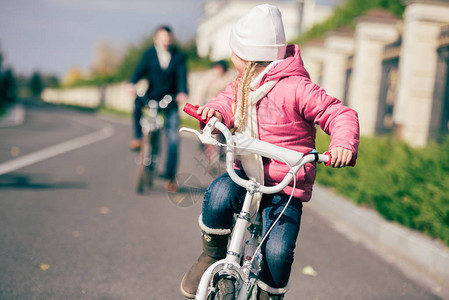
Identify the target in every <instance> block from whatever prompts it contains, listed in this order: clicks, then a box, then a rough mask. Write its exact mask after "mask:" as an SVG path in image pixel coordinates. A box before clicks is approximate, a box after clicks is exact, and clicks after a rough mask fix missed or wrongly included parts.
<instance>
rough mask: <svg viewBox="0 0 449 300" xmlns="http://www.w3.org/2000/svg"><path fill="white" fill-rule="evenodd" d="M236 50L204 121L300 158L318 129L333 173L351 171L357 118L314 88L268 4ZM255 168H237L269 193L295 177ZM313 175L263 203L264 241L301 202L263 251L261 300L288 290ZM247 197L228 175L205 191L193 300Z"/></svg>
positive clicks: (276, 167)
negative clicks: (326, 138) (229, 77)
mask: <svg viewBox="0 0 449 300" xmlns="http://www.w3.org/2000/svg"><path fill="white" fill-rule="evenodd" d="M230 47H231V50H232V62H233V64H234V66H235V68H236V69H237V70H238V77H237V78H236V80H235V82H234V83H231V84H229V85H228V87H227V88H226V90H225V91H223V92H221V93H220V94H218V95H217V96H216V97H215V98H214V99H213V100H212V101H211V102H210V103H208V104H207V105H205V106H202V107H199V108H198V113H199V114H202V118H203V119H206V118H207V117H211V116H215V117H217V118H218V119H219V120H220V121H221V122H223V123H224V124H225V125H226V126H227V127H229V128H235V129H236V130H237V131H240V132H242V133H244V134H248V135H251V136H253V137H257V138H259V139H260V140H263V141H266V142H269V143H273V144H276V145H279V146H281V147H285V148H289V149H292V150H296V151H298V152H302V153H308V152H310V151H311V150H312V149H314V148H315V133H316V132H315V125H316V124H318V125H319V126H320V127H321V128H322V129H323V130H324V131H325V132H326V133H328V134H330V136H331V143H330V145H329V149H330V152H331V154H332V161H331V165H332V167H336V168H340V167H345V166H346V165H347V164H348V163H349V162H350V160H351V159H352V157H353V156H355V155H356V154H357V148H358V143H359V124H358V118H357V113H356V112H355V111H354V110H352V109H350V108H348V107H346V106H344V105H343V104H342V103H341V102H340V101H339V100H338V99H336V98H334V97H331V96H329V95H327V94H326V92H325V91H324V90H323V89H322V88H320V87H319V86H317V85H316V84H314V83H313V82H312V81H311V80H310V78H309V74H308V73H307V71H306V70H305V68H304V65H303V62H302V59H301V56H300V52H299V48H298V46H297V45H286V42H285V34H284V28H283V24H282V18H281V14H280V11H279V10H278V9H277V8H276V7H275V6H271V5H268V4H263V5H259V6H256V7H254V8H253V9H251V10H250V11H249V12H248V13H247V14H246V15H244V16H243V17H242V18H240V19H239V20H238V21H237V22H236V23H235V24H234V26H233V28H232V32H231V37H230ZM251 166H252V167H254V166H256V170H255V171H254V168H252V170H249V168H247V167H246V166H245V165H244V164H243V167H242V164H241V163H240V162H238V161H237V162H236V169H238V172H239V173H240V174H242V175H243V176H248V177H257V178H258V179H259V180H260V179H262V180H263V182H264V184H265V185H276V184H277V183H279V182H280V181H281V180H282V179H283V178H284V176H285V174H286V173H287V172H288V171H289V168H288V166H287V165H285V164H284V163H281V162H279V161H276V160H273V159H266V158H264V159H263V160H262V159H260V158H259V159H257V158H256V159H254V160H253V163H252V164H251ZM257 166H259V168H260V171H261V172H258V171H257ZM250 173H252V174H250ZM315 173H316V165H315V163H310V164H307V165H306V166H305V167H304V168H302V169H301V170H300V171H299V172H298V174H297V175H296V182H297V185H296V188H295V189H293V186H292V184H293V183H291V184H290V186H287V188H285V189H284V190H283V191H282V192H281V193H279V194H274V195H264V196H263V198H262V200H261V203H260V208H259V211H260V212H261V215H262V227H263V228H262V230H263V233H264V232H266V231H267V230H268V228H269V227H270V225H271V223H272V222H273V221H274V220H275V219H276V218H277V216H278V215H279V213H280V212H281V211H282V209H283V208H284V206H285V204H286V202H287V200H288V199H289V196H290V195H291V194H292V193H293V197H294V200H295V201H291V202H290V205H289V206H288V208H287V209H286V211H285V213H284V215H283V216H282V217H281V219H280V221H279V222H278V223H277V224H276V226H275V227H274V228H273V230H272V231H271V233H270V234H269V236H268V238H267V240H266V241H265V243H264V245H263V246H262V254H263V259H264V263H263V268H262V270H261V272H260V277H259V282H258V286H259V289H258V299H282V298H283V295H284V293H285V292H286V290H287V284H288V281H289V277H290V272H291V266H292V263H293V254H294V249H295V245H296V239H297V237H298V233H299V228H300V221H301V214H302V203H303V202H307V201H309V200H310V197H311V193H312V186H313V183H314V180H315ZM244 196H245V189H244V188H242V187H240V186H238V185H237V184H236V183H234V182H233V181H232V180H231V178H230V177H229V175H228V174H224V175H222V176H220V177H218V178H217V179H216V180H215V181H214V182H213V183H212V184H211V185H210V186H209V188H208V190H207V191H206V194H205V195H204V200H203V208H202V215H201V216H200V218H199V223H200V228H201V229H202V237H203V239H202V240H203V253H202V254H201V255H200V257H199V258H198V261H197V262H195V264H194V265H193V266H192V268H191V269H190V270H189V271H188V272H187V274H186V275H185V276H184V278H183V280H182V282H181V291H182V293H183V294H184V296H186V297H187V298H194V297H195V292H196V289H197V286H198V284H199V281H200V279H201V276H202V274H203V272H204V271H205V270H206V269H207V267H209V266H210V265H211V264H212V263H214V262H216V261H217V260H219V259H222V258H224V257H225V256H226V247H227V243H228V237H229V234H230V232H231V228H232V223H233V214H234V213H235V212H238V211H240V208H241V205H242V203H243V200H244Z"/></svg>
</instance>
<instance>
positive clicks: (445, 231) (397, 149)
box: [317, 133, 449, 246]
mask: <svg viewBox="0 0 449 300" xmlns="http://www.w3.org/2000/svg"><path fill="white" fill-rule="evenodd" d="M327 145H329V137H328V136H327V135H325V134H324V133H319V134H317V149H319V150H320V152H322V151H325V150H326V149H327ZM448 149H449V137H446V138H445V139H444V140H443V141H442V142H441V143H439V144H437V143H432V144H431V145H429V146H427V147H425V148H420V149H415V148H412V147H411V146H409V145H407V144H405V143H403V142H400V141H397V140H394V139H392V138H391V137H362V138H361V140H360V147H359V156H358V160H357V165H356V167H354V168H349V167H348V168H343V169H333V168H322V167H320V168H319V170H318V175H317V182H318V183H320V184H321V185H325V186H329V187H332V188H333V189H334V190H335V191H336V192H337V193H339V194H341V195H344V196H346V197H348V198H349V199H351V200H352V201H354V202H355V203H357V204H360V205H365V206H369V207H372V208H374V209H375V210H377V211H378V212H379V213H380V214H381V215H382V216H383V217H384V218H385V219H387V220H390V221H395V222H398V223H400V224H402V225H404V226H407V227H409V228H412V229H416V230H419V231H421V232H423V233H425V234H426V235H428V236H430V237H433V238H438V239H440V240H441V241H443V242H444V243H445V244H446V245H448V246H449V151H448Z"/></svg>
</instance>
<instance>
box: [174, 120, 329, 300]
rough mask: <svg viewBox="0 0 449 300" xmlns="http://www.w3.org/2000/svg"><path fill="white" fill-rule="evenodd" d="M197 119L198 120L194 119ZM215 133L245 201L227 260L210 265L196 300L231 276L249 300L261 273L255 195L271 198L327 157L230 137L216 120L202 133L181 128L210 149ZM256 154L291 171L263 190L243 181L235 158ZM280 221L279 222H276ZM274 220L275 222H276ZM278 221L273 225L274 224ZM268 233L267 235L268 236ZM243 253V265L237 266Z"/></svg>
mask: <svg viewBox="0 0 449 300" xmlns="http://www.w3.org/2000/svg"><path fill="white" fill-rule="evenodd" d="M195 117H197V118H198V116H195ZM215 129H217V130H219V131H221V132H222V133H223V135H224V136H225V139H226V170H227V172H228V174H229V176H230V177H231V179H232V180H233V181H234V182H235V183H237V184H238V185H240V186H242V187H244V188H245V189H246V195H245V200H244V202H243V206H242V209H241V211H240V213H239V214H238V215H237V220H236V223H235V225H234V228H233V230H232V235H231V241H230V244H229V246H228V251H227V253H226V258H224V259H222V260H220V261H217V262H216V263H214V264H212V265H211V266H210V267H209V268H208V269H207V270H206V271H205V272H204V274H203V276H202V278H201V281H200V283H199V286H198V290H197V294H196V297H195V299H200V300H205V299H207V297H208V294H209V293H210V292H211V291H212V292H214V291H213V284H212V286H211V282H213V280H214V278H215V276H216V275H217V274H218V275H219V276H222V275H223V276H232V277H233V278H235V279H236V283H237V298H236V299H238V300H244V299H245V300H246V299H248V295H249V294H250V293H251V292H252V291H253V288H254V286H255V284H256V282H257V278H258V275H259V272H260V262H261V260H262V254H261V253H260V245H261V243H262V242H263V239H262V241H261V243H259V232H260V227H261V226H260V216H259V215H257V217H255V218H254V220H255V221H253V222H252V218H253V217H254V214H256V213H257V212H252V211H250V207H251V203H252V201H253V199H254V195H255V193H263V194H274V193H278V192H280V191H281V190H283V189H284V188H285V187H286V186H287V185H288V184H289V183H290V182H291V181H292V180H295V178H294V176H295V174H296V173H297V172H298V171H299V169H300V168H301V167H302V166H304V165H305V164H306V163H309V162H313V161H317V162H327V161H328V160H329V159H330V158H329V156H328V155H326V154H318V152H316V151H314V152H311V154H307V155H304V154H303V153H300V152H296V151H293V150H289V149H285V148H282V147H279V146H276V145H273V144H270V143H267V142H264V141H261V140H257V139H254V138H251V137H248V136H245V135H243V134H239V133H236V134H235V135H232V134H231V132H230V131H229V129H228V128H227V127H226V126H225V125H224V124H223V123H221V122H219V121H218V119H217V118H215V117H212V118H211V119H210V120H209V121H208V122H207V124H206V126H205V127H204V129H203V133H202V134H200V133H199V132H198V131H196V130H193V129H189V128H181V129H180V131H181V132H183V131H187V132H191V133H194V134H196V135H197V137H198V138H199V139H200V141H201V142H202V143H205V144H211V145H221V144H220V143H219V142H218V141H216V140H215V139H214V138H213V137H212V132H213V131H214V130H215ZM249 153H254V154H259V155H261V156H264V157H268V158H272V159H276V160H281V161H284V162H285V163H286V164H287V165H289V166H290V171H289V172H288V173H287V174H286V176H285V177H284V179H283V180H282V181H281V182H280V183H279V184H278V185H276V186H264V185H263V184H260V183H258V182H255V181H252V180H246V179H243V178H241V177H239V176H238V175H237V174H236V172H235V170H234V166H233V163H234V155H235V154H237V155H244V154H249ZM278 219H279V218H278ZM278 219H277V220H278ZM277 220H276V221H275V222H274V223H276V222H277ZM247 228H248V229H249V230H250V238H249V240H248V246H247V247H246V249H245V251H244V241H245V233H246V230H247ZM268 233H269V232H268ZM268 233H266V235H267V234H268ZM243 252H245V254H244V257H243V258H244V259H243V263H242V264H240V261H241V257H242V254H243Z"/></svg>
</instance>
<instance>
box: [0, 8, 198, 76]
mask: <svg viewBox="0 0 449 300" xmlns="http://www.w3.org/2000/svg"><path fill="white" fill-rule="evenodd" d="M202 15H203V0H0V52H1V53H2V54H3V66H4V67H11V68H12V69H13V71H14V73H15V74H27V75H29V74H31V73H32V72H34V71H39V72H41V73H44V74H56V75H58V76H63V75H64V74H65V73H66V72H67V71H68V70H69V69H70V68H72V67H78V68H81V69H82V70H85V71H87V69H88V67H89V66H90V65H91V63H92V61H93V58H94V53H95V48H96V46H97V44H98V42H99V41H100V40H102V39H105V40H107V41H109V42H110V43H112V44H122V45H125V46H126V45H130V44H138V43H139V42H141V41H142V40H143V38H145V37H148V36H149V35H151V34H152V33H153V30H154V29H155V28H156V27H157V26H159V25H161V24H168V25H169V26H171V27H172V29H173V31H174V34H175V36H176V38H177V39H178V40H180V41H186V40H189V39H191V38H193V37H194V36H195V31H196V26H197V24H198V21H199V19H200V18H201V16H202Z"/></svg>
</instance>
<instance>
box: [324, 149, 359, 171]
mask: <svg viewBox="0 0 449 300" xmlns="http://www.w3.org/2000/svg"><path fill="white" fill-rule="evenodd" d="M324 155H327V156H329V160H328V161H327V163H326V167H328V166H330V164H331V161H332V155H331V153H330V152H329V151H328V152H325V153H324ZM356 161H357V157H355V156H352V159H351V161H350V162H349V164H348V165H347V167H355V164H356Z"/></svg>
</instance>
